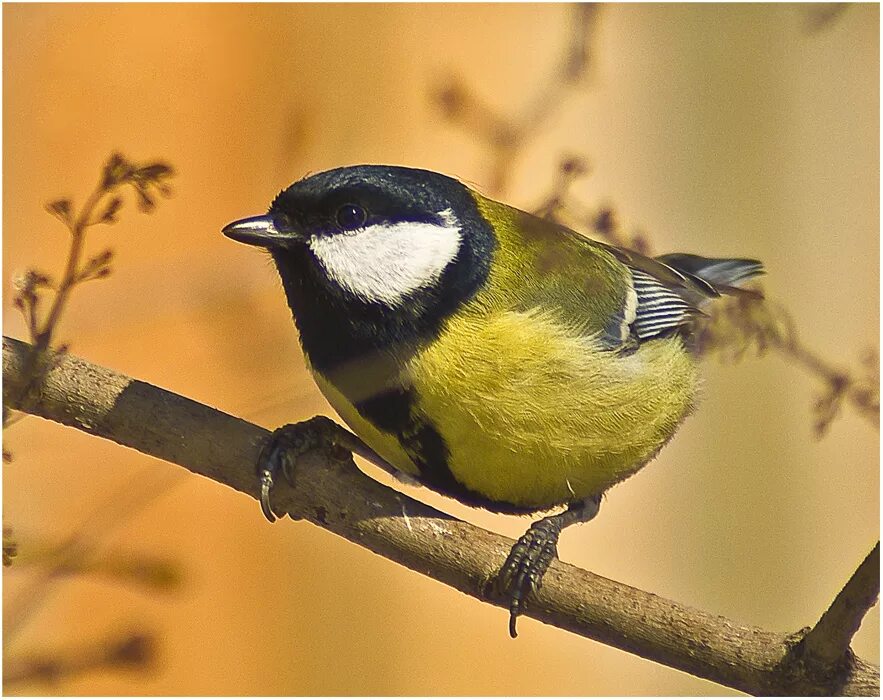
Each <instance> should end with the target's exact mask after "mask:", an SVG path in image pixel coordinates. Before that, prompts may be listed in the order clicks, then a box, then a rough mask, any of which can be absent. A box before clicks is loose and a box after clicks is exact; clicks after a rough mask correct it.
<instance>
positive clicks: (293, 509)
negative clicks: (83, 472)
mask: <svg viewBox="0 0 883 700" xmlns="http://www.w3.org/2000/svg"><path fill="white" fill-rule="evenodd" d="M29 351H30V346H29V345H27V344H26V343H23V342H21V341H18V340H12V339H8V338H4V339H3V394H4V403H5V404H8V405H9V407H10V408H13V409H20V408H23V407H22V406H19V405H17V397H19V396H20V395H21V392H20V388H21V386H22V385H23V384H24V383H25V382H27V381H28V379H29V378H28V377H27V376H25V374H24V369H25V367H26V365H27V357H28V353H29ZM50 366H52V365H51V364H50ZM26 408H27V410H28V411H29V412H31V413H33V414H35V415H39V416H42V417H44V418H48V419H50V420H54V421H57V422H59V423H63V424H65V425H69V426H73V427H75V428H78V429H79V430H83V431H85V432H87V433H90V434H93V435H97V436H100V437H103V438H106V439H109V440H113V441H114V442H117V443H119V444H121V445H125V446H127V447H131V448H134V449H136V450H138V451H140V452H143V453H145V454H148V455H152V456H154V457H158V458H159V459H163V460H166V461H168V462H173V463H175V464H178V465H180V466H182V467H185V468H186V469H188V470H190V471H192V472H194V473H196V474H201V475H203V476H206V477H208V478H210V479H213V480H214V481H217V482H219V483H222V484H225V485H227V486H229V487H230V488H233V489H236V490H237V491H241V492H242V493H245V494H248V495H250V496H251V497H252V498H255V499H256V498H257V497H258V489H257V479H256V478H255V472H254V467H255V464H256V463H257V459H258V454H259V451H260V448H261V445H262V444H263V442H264V441H265V440H266V438H267V437H268V436H269V432H268V431H266V430H264V429H263V428H259V427H257V426H255V425H252V424H250V423H247V422H246V421H244V420H241V419H239V418H235V417H233V416H230V415H227V414H225V413H222V412H220V411H216V410H214V409H212V408H210V407H208V406H204V405H202V404H199V403H197V402H195V401H192V400H190V399H187V398H184V397H182V396H179V395H177V394H173V393H171V392H168V391H165V390H163V389H159V388H157V387H154V386H152V385H150V384H146V383H144V382H141V381H138V380H135V379H132V378H129V377H126V376H124V375H121V374H119V373H117V372H114V371H112V370H109V369H106V368H103V367H99V366H97V365H93V364H91V363H89V362H87V361H85V360H82V359H79V358H76V357H73V356H69V355H65V356H63V357H61V358H59V361H58V362H57V364H55V366H53V367H52V369H50V370H49V372H48V374H47V375H46V377H45V378H44V380H43V382H42V384H41V385H40V387H39V391H38V392H37V399H36V401H34V402H33V403H32V404H30V405H28V406H27V407H26ZM295 479H296V482H297V483H296V484H295V486H294V488H289V487H288V486H287V484H284V483H280V484H278V485H277V488H276V489H275V490H274V509H275V510H277V511H278V512H282V511H283V510H284V511H285V512H287V513H288V514H289V515H290V516H291V517H292V518H295V519H305V520H309V521H310V522H312V523H314V524H316V525H318V526H320V527H323V528H325V529H327V530H330V531H332V532H334V533H336V534H338V535H340V536H342V537H345V538H346V539H348V540H350V541H352V542H354V543H356V544H359V545H361V546H363V547H367V548H368V549H370V550H372V551H374V552H376V553H378V554H380V555H381V556H384V557H386V558H388V559H391V560H393V561H396V562H398V563H400V564H403V565H404V566H407V567H409V568H411V569H413V570H415V571H418V572H420V573H423V574H425V575H427V576H430V577H432V578H434V579H436V580H438V581H441V582H442V583H445V584H447V585H449V586H452V587H454V588H456V589H457V590H459V591H462V592H463V593H466V594H467V595H470V596H473V597H474V598H477V599H478V600H481V601H484V602H488V603H492V604H494V605H498V606H501V607H504V608H505V607H506V605H507V603H506V601H505V600H503V599H502V598H501V597H500V596H499V594H498V593H497V592H496V591H495V590H494V586H493V580H494V577H495V575H496V572H497V571H498V570H499V568H500V566H501V565H502V563H503V561H504V559H505V557H506V555H507V553H508V552H509V548H510V547H511V545H512V544H513V543H512V540H509V539H507V538H505V537H502V536H500V535H496V534H493V533H490V532H487V531H485V530H482V529H480V528H476V527H475V526H472V525H469V524H468V523H464V522H460V521H458V520H456V519H454V518H452V517H450V516H448V515H445V514H443V513H441V512H439V511H437V510H435V509H433V508H430V507H428V506H426V505H424V504H422V503H419V502H417V501H414V500H413V499H410V498H408V497H406V496H404V495H402V494H398V493H396V492H394V491H392V490H390V489H388V488H386V487H384V486H382V485H380V484H378V483H377V482H375V481H373V480H372V479H370V478H369V477H367V476H365V475H364V474H363V473H362V472H360V471H359V470H358V469H357V468H356V467H355V464H354V463H353V462H352V460H345V461H333V460H329V459H327V458H323V457H322V456H321V455H320V454H318V453H310V454H308V455H305V456H304V457H303V458H302V459H301V460H299V462H298V465H297V469H296V475H295ZM403 509H404V510H405V511H406V512H407V514H408V519H407V520H408V522H406V521H405V518H403V517H402V512H403ZM255 514H256V515H255V517H258V508H257V507H256V508H255ZM526 614H528V615H529V616H531V617H533V618H535V619H538V620H541V621H543V622H545V623H548V624H551V625H555V626H558V627H560V628H562V629H566V630H569V631H571V632H574V633H575V634H579V635H582V636H585V637H588V638H590V639H594V640H597V641H599V642H602V643H605V644H609V645H612V646H615V647H618V648H620V649H623V650H625V651H629V652H631V653H634V654H637V655H639V656H642V657H644V658H646V659H649V660H652V661H656V662H657V663H661V664H665V665H667V666H671V667H672V668H676V669H679V670H681V671H685V672H687V673H691V674H693V675H696V676H699V677H701V678H706V679H708V680H712V681H715V682H717V683H720V684H722V685H726V686H730V687H732V688H736V689H738V690H742V691H744V692H746V693H751V694H755V695H878V694H879V669H878V668H877V667H876V666H873V665H872V664H869V663H867V662H865V661H863V660H861V659H858V658H856V657H854V656H852V655H849V658H848V659H847V661H846V663H844V664H842V665H841V666H839V667H837V668H836V669H831V668H830V667H827V666H824V667H817V666H813V665H812V663H811V659H809V658H808V657H806V656H805V655H802V654H799V653H797V648H798V643H799V642H800V640H801V639H802V638H803V634H804V633H805V631H801V632H799V633H797V634H795V635H789V636H785V635H781V634H776V633H773V632H768V631H766V630H763V629H760V628H757V627H750V626H746V625H740V624H738V623H736V622H733V621H731V620H728V619H726V618H723V617H720V616H717V615H712V614H709V613H706V612H703V611H700V610H694V609H691V608H688V607H685V606H682V605H680V604H678V603H675V602H673V601H669V600H665V599H663V598H660V597H659V596H656V595H653V594H652V593H647V592H645V591H641V590H637V589H634V588H631V587H629V586H626V585H623V584H621V583H617V582H615V581H611V580H609V579H606V578H603V577H601V576H596V575H594V574H592V573H589V572H587V571H583V570H581V569H578V568H576V567H574V566H571V565H569V564H565V563H563V562H560V561H557V560H556V561H555V562H554V563H553V564H552V566H551V568H550V569H549V572H548V573H547V575H546V577H545V579H544V583H543V588H542V590H541V591H540V592H539V594H538V595H537V596H536V597H535V598H534V599H533V600H532V601H531V605H530V607H529V609H528V611H527V613H526ZM501 634H502V632H501Z"/></svg>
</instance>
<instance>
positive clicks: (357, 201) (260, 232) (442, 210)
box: [224, 165, 495, 369]
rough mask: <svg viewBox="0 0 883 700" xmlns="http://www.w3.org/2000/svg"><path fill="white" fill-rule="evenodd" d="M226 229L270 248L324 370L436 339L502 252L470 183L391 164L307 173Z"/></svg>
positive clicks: (232, 235)
mask: <svg viewBox="0 0 883 700" xmlns="http://www.w3.org/2000/svg"><path fill="white" fill-rule="evenodd" d="M224 233H225V235H227V236H229V237H230V238H233V239H234V240H238V241H241V242H243V243H250V244H253V245H259V246H263V247H266V248H267V249H268V250H269V251H270V253H271V254H272V256H273V259H274V261H275V263H276V266H277V267H278V269H279V273H280V275H281V277H282V282H283V285H284V287H285V291H286V294H287V296H288V302H289V306H290V307H291V309H292V311H293V313H294V317H295V321H296V322H297V325H298V328H299V330H300V332H301V340H302V342H303V345H304V348H305V350H306V351H307V353H308V354H309V355H310V359H311V361H312V362H313V364H314V365H315V366H317V369H321V367H319V365H321V364H323V363H324V362H325V360H328V361H330V362H332V363H335V362H338V361H340V359H341V356H348V355H350V354H351V353H352V352H361V351H363V350H365V349H366V348H370V349H371V350H378V349H380V350H382V349H383V348H384V347H389V346H393V345H401V344H403V343H405V344H413V343H415V342H420V341H421V340H423V339H427V338H429V337H431V336H432V334H434V333H436V332H437V331H438V329H439V328H440V327H441V324H442V323H443V322H444V319H445V318H447V317H448V316H449V315H450V314H451V313H453V312H454V311H455V310H456V309H457V308H458V307H459V306H460V305H461V304H463V303H464V302H465V301H467V300H468V299H470V298H471V297H472V296H473V295H474V294H475V292H476V291H477V290H478V289H479V287H480V286H481V285H482V283H483V282H484V280H485V279H486V277H487V274H488V269H489V267H490V261H491V258H492V255H493V251H494V248H495V238H494V235H493V231H492V229H491V227H490V225H489V224H488V222H487V221H486V220H485V219H484V218H483V217H482V216H481V214H480V213H479V210H478V208H477V206H476V202H475V199H474V198H473V196H472V194H471V193H470V190H469V189H468V188H467V187H466V186H465V185H463V184H461V183H460V182H458V181H457V180H455V179H453V178H450V177H447V176H445V175H440V174H438V173H434V172H430V171H428V170H417V169H413V168H403V167H396V166H385V165H357V166H351V167H345V168H337V169H335V170H329V171H327V172H323V173H318V174H316V175H312V176H310V177H307V178H305V179H303V180H301V181H299V182H296V183H294V184H293V185H291V186H290V187H289V188H287V189H286V190H283V191H282V192H281V193H280V194H279V195H278V196H277V197H276V199H275V200H274V201H273V203H272V205H271V207H270V210H269V212H268V214H267V215H266V216H262V217H254V218H251V219H244V220H242V221H239V222H235V223H233V224H230V225H229V226H227V227H226V228H225V229H224Z"/></svg>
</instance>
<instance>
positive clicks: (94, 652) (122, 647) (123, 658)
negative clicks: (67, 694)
mask: <svg viewBox="0 0 883 700" xmlns="http://www.w3.org/2000/svg"><path fill="white" fill-rule="evenodd" d="M156 655H157V650H156V636H155V635H154V634H151V633H147V632H140V631H139V632H126V633H124V634H121V635H120V634H116V635H112V636H110V637H108V638H107V639H103V640H101V641H100V642H98V643H96V644H87V645H85V646H82V647H80V648H77V649H74V650H66V651H56V652H54V653H39V654H30V655H28V656H23V657H18V658H14V659H9V658H6V659H4V665H3V690H4V691H9V690H11V689H12V688H14V687H16V686H22V685H30V684H33V683H43V684H45V685H49V686H57V685H58V684H59V683H60V682H62V681H64V680H68V679H70V678H72V677H74V676H78V675H81V674H83V673H87V672H94V671H98V670H113V671H119V670H129V671H142V672H143V671H146V670H148V669H149V668H150V666H151V665H152V663H153V661H154V660H155V658H156Z"/></svg>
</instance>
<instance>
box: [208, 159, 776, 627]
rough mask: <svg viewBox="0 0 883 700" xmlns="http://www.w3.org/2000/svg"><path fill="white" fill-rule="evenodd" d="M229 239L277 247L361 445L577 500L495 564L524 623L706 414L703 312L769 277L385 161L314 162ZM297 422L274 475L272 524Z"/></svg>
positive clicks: (312, 357)
mask: <svg viewBox="0 0 883 700" xmlns="http://www.w3.org/2000/svg"><path fill="white" fill-rule="evenodd" d="M223 233H224V234H225V235H227V236H229V237H230V238H232V239H234V240H236V241H240V242H242V243H248V244H251V245H257V246H262V247H264V248H267V249H268V250H269V252H270V254H271V255H272V258H273V260H274V262H275V264H276V267H277V268H278V271H279V275H280V277H281V279H282V285H283V287H284V289H285V294H286V296H287V298H288V305H289V306H290V307H291V311H292V313H293V316H294V322H295V325H296V326H297V329H298V332H299V334H300V342H301V345H302V347H303V351H304V354H305V356H306V359H307V362H308V364H309V367H310V370H311V372H312V375H313V377H314V378H315V381H316V383H317V384H318V386H319V389H320V390H321V391H322V393H323V394H324V395H325V397H326V398H327V399H328V401H329V403H330V404H331V406H332V407H333V408H334V409H335V411H337V413H338V415H339V416H340V417H341V418H342V419H343V420H344V421H345V422H346V423H347V424H348V425H349V427H350V428H351V429H352V430H353V431H354V432H355V433H356V435H357V436H358V437H359V438H360V439H361V441H362V443H363V446H366V447H365V449H364V450H361V451H360V453H361V454H364V455H367V456H371V457H375V458H377V459H375V461H379V462H380V463H381V464H382V465H385V466H387V467H388V468H390V469H393V470H399V471H400V472H404V473H405V474H407V475H409V476H410V477H412V478H413V479H416V480H417V481H419V482H420V483H422V484H424V485H426V486H428V487H430V488H432V489H434V490H436V491H438V492H440V493H442V494H444V495H446V496H451V497H454V498H456V499H458V500H460V501H462V502H464V503H466V504H469V505H472V506H479V507H483V508H487V509H489V510H492V511H496V512H501V513H522V514H527V513H537V512H541V511H549V510H552V509H555V508H558V507H561V506H564V507H565V509H564V510H563V512H558V513H557V514H553V515H549V516H547V517H543V518H541V519H539V520H537V521H536V522H534V523H533V524H532V525H531V526H530V528H529V529H528V530H527V532H526V533H525V534H524V535H523V536H522V537H521V538H520V539H519V540H518V542H517V543H516V544H515V546H514V547H513V548H512V550H511V552H510V554H509V557H508V559H507V560H506V562H505V564H504V565H503V568H502V569H501V571H500V575H499V582H500V585H501V589H502V591H503V592H504V593H505V594H506V596H507V597H508V599H509V600H510V633H511V634H512V636H515V621H516V618H517V616H518V614H519V613H520V612H521V610H522V608H523V606H524V604H525V601H526V598H527V596H528V595H529V594H530V593H532V592H533V591H536V590H538V589H539V586H540V584H541V581H542V577H543V574H544V573H545V571H546V569H547V568H548V566H549V564H550V563H551V561H552V559H553V557H555V556H557V542H558V536H559V534H560V532H561V529H562V528H564V527H565V526H567V525H570V524H572V523H576V522H585V521H588V520H590V519H591V518H593V517H594V516H595V515H596V514H597V512H598V508H599V504H600V498H601V495H602V494H603V493H604V492H605V491H606V490H607V489H609V488H610V487H611V486H613V485H614V484H616V483H617V482H620V481H622V480H623V479H625V478H626V477H628V476H630V475H631V474H634V473H635V472H636V471H637V470H638V469H640V468H641V467H643V466H644V465H645V464H647V462H648V461H650V460H651V459H652V458H653V457H654V456H655V455H656V453H657V452H659V450H660V448H661V447H662V446H663V445H665V443H666V442H668V440H669V439H670V438H671V437H672V435H673V434H674V432H675V430H676V429H677V427H678V425H679V424H680V423H681V421H682V420H683V419H684V417H685V416H686V415H687V414H689V413H690V412H691V411H692V409H693V405H694V398H695V395H696V389H697V367H696V357H695V352H694V348H693V345H694V343H693V338H694V334H695V327H696V321H697V318H698V317H699V316H701V311H700V308H701V307H702V305H703V304H704V303H705V302H706V301H708V300H710V299H713V298H715V297H717V296H720V295H721V294H740V293H744V294H752V293H754V294H756V292H751V291H748V290H741V289H739V288H738V287H737V286H736V285H739V284H740V283H742V282H744V281H745V280H748V279H750V278H752V277H754V276H755V275H758V274H760V273H761V272H762V266H761V264H760V263H759V262H758V261H756V260H746V259H728V258H718V259H713V258H703V257H699V256H696V255H687V254H672V255H665V256H662V257H658V258H649V257H645V256H643V255H640V254H638V253H636V252H632V251H629V250H626V249H623V248H617V247H614V246H611V245H607V244H605V243H601V242H598V241H594V240H590V239H588V238H586V237H584V236H582V235H580V234H578V233H575V232H574V231H572V230H570V229H568V228H565V227H563V226H560V225H557V224H555V223H552V222H550V221H547V220H544V219H541V218H538V217H535V216H533V215H531V214H528V213H526V212H523V211H520V210H518V209H515V208H513V207H510V206H507V205H505V204H501V203H499V202H495V201H493V200H490V199H488V198H486V197H484V196H482V195H481V194H479V193H478V192H476V191H474V190H473V189H471V188H469V187H467V186H466V185H464V184H463V183H461V182H459V181H458V180H456V179H453V178H451V177H447V176H445V175H441V174H439V173H435V172H431V171H428V170H417V169H411V168H404V167H395V166H386V165H358V166H351V167H343V168H337V169H334V170H329V171H327V172H322V173H318V174H315V175H311V176H309V177H307V178H305V179H303V180H300V181H299V182H296V183H294V184H293V185H291V186H290V187H288V188H287V189H286V190H283V191H282V192H281V193H280V194H279V195H278V196H277V197H276V199H275V200H274V201H273V203H272V205H271V207H270V210H269V213H268V214H267V215H265V216H257V217H252V218H248V219H243V220H241V221H236V222H234V223H231V224H229V225H228V226H226V227H225V228H224V229H223ZM289 428H292V426H286V428H283V429H280V431H277V433H275V434H274V438H273V444H274V445H275V446H276V448H272V449H269V450H268V452H266V453H265V454H268V455H271V457H268V458H267V459H266V460H262V461H265V462H266V463H264V464H262V465H261V466H260V469H259V473H260V474H261V477H260V478H261V481H262V499H261V500H262V507H263V509H264V512H265V514H266V515H267V517H268V518H270V519H271V520H272V519H273V515H272V511H271V509H270V505H269V493H270V487H271V486H272V483H273V477H274V474H275V472H276V471H277V470H278V469H279V468H283V469H284V468H287V467H286V462H285V458H284V457H280V456H279V455H280V454H281V453H284V448H285V447H286V446H290V445H292V444H293V442H292V441H291V440H288V441H287V442H286V440H285V438H284V436H285V435H286V434H290V431H289V430H288V429H289ZM297 428H298V426H293V429H294V431H295V432H297ZM307 432H309V431H307ZM341 432H344V431H342V430H341ZM303 437H304V433H303V431H302V432H301V434H300V438H299V439H298V440H295V441H294V442H295V443H297V444H300V445H302V444H303ZM280 445H281V446H282V449H277V448H279V446H280ZM347 446H348V447H350V448H352V447H353V445H352V444H349V445H347ZM357 451H359V450H357ZM289 466H290V465H289Z"/></svg>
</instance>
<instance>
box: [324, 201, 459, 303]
mask: <svg viewBox="0 0 883 700" xmlns="http://www.w3.org/2000/svg"><path fill="white" fill-rule="evenodd" d="M440 216H441V218H442V220H443V222H444V223H443V224H429V223H418V222H402V223H397V224H378V225H376V226H366V227H365V228H361V229H356V230H355V231H350V232H346V233H337V234H332V235H330V236H313V237H312V238H311V239H310V249H311V250H312V251H313V254H314V255H315V256H316V258H317V259H318V261H319V263H320V264H321V265H322V267H323V268H324V270H325V274H326V275H328V278H329V279H330V280H332V281H333V282H336V283H337V284H339V285H340V286H341V287H342V288H343V289H345V290H347V291H348V292H350V293H352V294H354V295H356V296H358V297H360V298H361V299H364V300H365V301H370V302H379V303H383V304H386V305H387V306H393V305H395V304H397V303H399V302H401V301H402V299H404V298H405V297H406V296H407V295H408V294H410V293H412V292H415V291H416V290H418V289H421V288H425V287H428V286H431V285H432V284H434V283H435V282H438V280H439V278H440V277H441V274H442V272H443V271H444V269H445V268H446V267H447V266H448V264H449V263H451V262H452V261H453V260H454V258H456V257H457V251H458V250H459V249H460V238H461V235H462V234H461V233H460V228H459V226H458V224H457V219H456V218H455V217H454V215H453V213H452V212H451V211H450V210H449V209H446V210H445V211H443V212H441V214H440Z"/></svg>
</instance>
